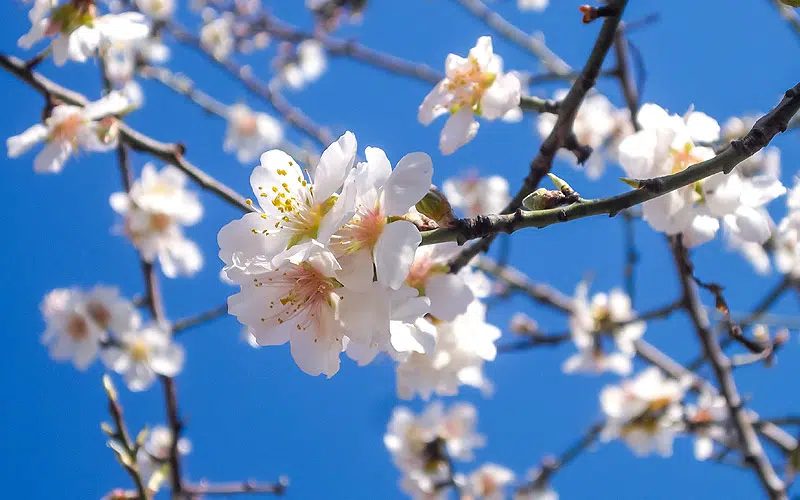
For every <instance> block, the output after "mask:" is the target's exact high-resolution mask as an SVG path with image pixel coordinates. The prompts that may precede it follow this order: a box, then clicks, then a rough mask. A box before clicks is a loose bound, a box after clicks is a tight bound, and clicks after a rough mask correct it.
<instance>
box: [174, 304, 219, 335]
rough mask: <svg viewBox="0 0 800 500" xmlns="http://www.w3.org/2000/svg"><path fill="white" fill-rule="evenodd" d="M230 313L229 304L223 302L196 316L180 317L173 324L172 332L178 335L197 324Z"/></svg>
mask: <svg viewBox="0 0 800 500" xmlns="http://www.w3.org/2000/svg"><path fill="white" fill-rule="evenodd" d="M227 313H228V304H227V303H226V304H222V305H221V306H217V307H215V308H214V309H211V310H208V311H205V312H202V313H200V314H198V315H196V316H190V317H188V318H183V319H179V320H178V321H176V322H175V323H173V325H172V333H173V335H178V334H179V333H181V332H184V331H186V330H188V329H190V328H194V327H195V326H199V325H202V324H203V323H207V322H209V321H212V320H215V319H217V318H220V317H222V316H225V315H226V314H227Z"/></svg>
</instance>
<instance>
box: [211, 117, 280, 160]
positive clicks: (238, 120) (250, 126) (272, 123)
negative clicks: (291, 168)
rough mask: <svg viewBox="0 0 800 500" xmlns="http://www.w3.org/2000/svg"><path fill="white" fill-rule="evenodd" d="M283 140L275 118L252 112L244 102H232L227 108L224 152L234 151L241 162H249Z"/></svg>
mask: <svg viewBox="0 0 800 500" xmlns="http://www.w3.org/2000/svg"><path fill="white" fill-rule="evenodd" d="M282 140H283V128H281V124H280V122H279V121H278V120H276V119H275V118H273V117H271V116H269V115H267V114H265V113H256V112H253V110H251V109H250V108H249V107H247V106H246V105H244V104H234V105H233V106H231V107H230V108H229V110H228V130H227V132H226V135H225V144H224V146H223V149H224V150H225V152H228V153H230V152H235V153H236V159H238V160H239V161H240V162H241V163H250V162H252V161H253V160H255V159H256V158H258V156H259V155H260V154H261V153H263V152H264V150H265V149H268V148H274V147H276V146H278V145H279V144H280V142H281V141H282Z"/></svg>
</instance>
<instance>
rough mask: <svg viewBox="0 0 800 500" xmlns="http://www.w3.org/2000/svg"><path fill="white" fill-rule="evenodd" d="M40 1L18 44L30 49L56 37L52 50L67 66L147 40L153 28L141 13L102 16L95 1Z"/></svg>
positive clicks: (59, 61) (54, 60)
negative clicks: (101, 50) (69, 62)
mask: <svg viewBox="0 0 800 500" xmlns="http://www.w3.org/2000/svg"><path fill="white" fill-rule="evenodd" d="M58 3H59V2H58V0H36V2H35V3H34V5H33V8H32V9H31V11H30V14H29V15H28V17H29V18H30V21H31V29H30V31H29V32H28V33H26V34H25V35H23V36H21V37H20V39H19V41H18V42H17V44H18V45H19V46H20V47H21V48H23V49H30V48H31V47H33V46H34V45H35V44H36V43H38V42H39V41H40V40H43V39H46V38H51V37H53V41H52V42H51V44H50V48H51V49H52V53H53V62H54V63H55V64H56V66H63V65H64V63H66V62H67V60H73V61H76V62H86V60H87V59H89V58H90V57H93V56H94V55H95V54H96V53H97V50H98V49H99V48H102V47H107V46H109V45H112V44H124V43H131V42H135V41H137V40H142V39H144V38H146V37H147V35H148V34H149V32H150V28H149V26H148V25H147V23H146V19H145V17H144V16H143V15H142V14H140V13H138V12H124V13H121V14H107V15H104V16H98V15H97V12H96V7H95V6H94V4H93V3H92V2H78V3H76V2H69V3H67V4H64V5H58Z"/></svg>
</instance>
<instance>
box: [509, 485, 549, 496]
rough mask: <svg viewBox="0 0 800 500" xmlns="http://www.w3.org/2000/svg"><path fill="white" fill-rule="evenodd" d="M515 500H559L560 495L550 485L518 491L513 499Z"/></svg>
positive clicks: (535, 486)
mask: <svg viewBox="0 0 800 500" xmlns="http://www.w3.org/2000/svg"><path fill="white" fill-rule="evenodd" d="M512 498H513V499H514V500H558V493H556V491H555V490H554V489H553V488H551V487H550V486H549V485H547V484H544V485H533V486H532V487H526V488H524V489H518V490H517V491H515V492H514V496H513V497H512Z"/></svg>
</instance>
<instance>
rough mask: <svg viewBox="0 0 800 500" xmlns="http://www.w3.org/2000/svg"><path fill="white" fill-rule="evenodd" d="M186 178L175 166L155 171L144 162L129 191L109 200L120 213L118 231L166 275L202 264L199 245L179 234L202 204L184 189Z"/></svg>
mask: <svg viewBox="0 0 800 500" xmlns="http://www.w3.org/2000/svg"><path fill="white" fill-rule="evenodd" d="M186 181H187V178H186V175H185V174H184V173H183V172H181V171H180V170H178V168H176V167H173V166H171V165H168V166H166V167H164V168H162V169H161V170H160V171H156V169H155V167H154V166H153V165H152V164H149V163H148V164H147V165H145V166H144V168H142V175H141V178H140V179H138V180H137V181H136V182H134V183H133V185H132V186H131V189H130V192H127V193H126V192H119V193H114V194H112V195H111V197H110V200H109V201H110V203H111V208H113V209H114V211H115V212H117V213H118V214H120V215H122V216H123V217H124V222H123V224H122V226H121V228H120V229H119V231H120V232H121V233H122V234H124V235H125V236H127V237H128V238H130V240H131V242H132V243H133V245H134V246H135V247H136V248H137V249H138V250H139V252H140V254H141V256H142V258H143V259H144V260H145V261H147V262H155V261H156V260H158V263H159V264H160V265H161V270H162V271H163V272H164V275H166V276H167V277H170V278H174V277H176V276H179V275H186V276H191V275H193V274H194V273H196V272H197V271H199V270H200V268H201V267H202V266H203V254H202V253H201V252H200V247H198V246H197V244H196V243H195V242H193V241H192V240H190V239H188V238H186V236H185V235H184V234H183V227H186V226H192V225H194V224H197V222H199V221H200V218H201V217H202V216H203V205H201V204H200V201H199V200H198V198H197V195H196V194H195V193H193V192H191V191H188V190H187V189H186Z"/></svg>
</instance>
